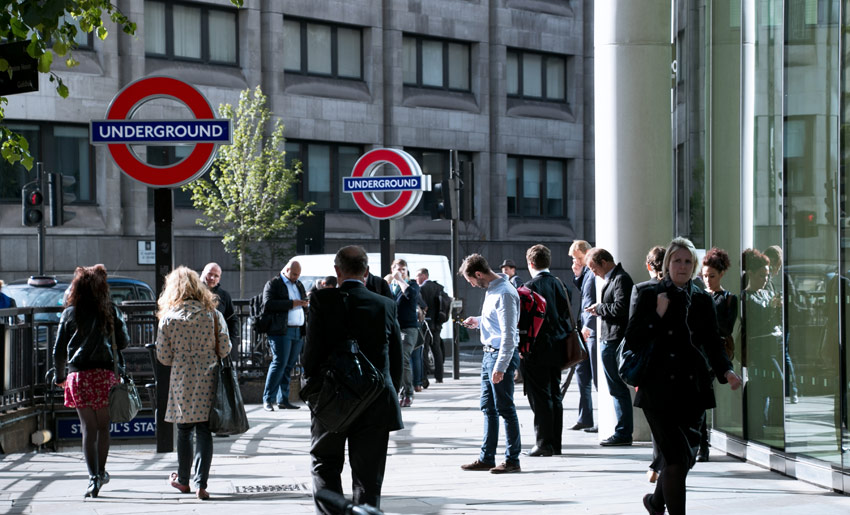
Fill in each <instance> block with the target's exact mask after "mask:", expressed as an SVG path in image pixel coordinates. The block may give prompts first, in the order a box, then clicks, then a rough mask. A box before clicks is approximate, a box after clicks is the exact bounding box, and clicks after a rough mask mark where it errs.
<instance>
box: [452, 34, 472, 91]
mask: <svg viewBox="0 0 850 515" xmlns="http://www.w3.org/2000/svg"><path fill="white" fill-rule="evenodd" d="M449 88H451V89H462V90H468V89H469V46H468V45H462V44H459V43H449Z"/></svg>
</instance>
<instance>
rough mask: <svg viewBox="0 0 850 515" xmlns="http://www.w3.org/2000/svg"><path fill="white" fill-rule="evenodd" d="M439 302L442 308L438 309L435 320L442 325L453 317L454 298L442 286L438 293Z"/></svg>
mask: <svg viewBox="0 0 850 515" xmlns="http://www.w3.org/2000/svg"><path fill="white" fill-rule="evenodd" d="M437 302H439V307H440V309H438V310H437V313H436V315H435V320H434V321H435V322H436V325H442V324H445V323H446V322H448V321H449V320H451V318H452V298H451V297H449V294H448V293H446V290H445V289H443V288H442V287H441V288H440V293H439V294H437Z"/></svg>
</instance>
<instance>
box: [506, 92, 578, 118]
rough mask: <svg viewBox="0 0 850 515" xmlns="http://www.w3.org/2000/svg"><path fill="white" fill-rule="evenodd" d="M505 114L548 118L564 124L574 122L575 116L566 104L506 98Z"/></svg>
mask: <svg viewBox="0 0 850 515" xmlns="http://www.w3.org/2000/svg"><path fill="white" fill-rule="evenodd" d="M506 114H507V115H508V116H518V117H529V118H548V119H550V120H562V121H565V122H574V121H575V116H574V115H573V113H572V110H571V109H570V105H569V104H567V103H557V102H543V101H540V100H527V99H524V98H510V97H508V102H507V113H506Z"/></svg>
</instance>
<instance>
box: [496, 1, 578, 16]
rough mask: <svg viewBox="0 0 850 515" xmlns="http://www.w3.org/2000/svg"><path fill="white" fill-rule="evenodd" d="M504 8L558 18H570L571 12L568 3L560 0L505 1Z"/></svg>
mask: <svg viewBox="0 0 850 515" xmlns="http://www.w3.org/2000/svg"><path fill="white" fill-rule="evenodd" d="M505 7H507V8H509V9H521V10H524V11H535V12H540V13H546V14H556V15H558V16H572V15H573V10H572V8H571V7H570V5H569V2H564V1H562V0H507V3H506V4H505Z"/></svg>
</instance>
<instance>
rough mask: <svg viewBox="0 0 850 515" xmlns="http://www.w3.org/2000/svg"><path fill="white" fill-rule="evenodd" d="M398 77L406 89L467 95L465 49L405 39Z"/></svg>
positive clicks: (440, 42)
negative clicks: (454, 91) (448, 90)
mask: <svg viewBox="0 0 850 515" xmlns="http://www.w3.org/2000/svg"><path fill="white" fill-rule="evenodd" d="M402 59H403V63H402V68H403V69H402V77H403V80H404V84H406V85H408V86H421V87H429V88H442V89H450V90H456V91H469V45H468V44H466V43H459V42H456V41H446V40H441V39H429V38H423V37H420V36H412V35H406V36H404V37H403V38H402Z"/></svg>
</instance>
